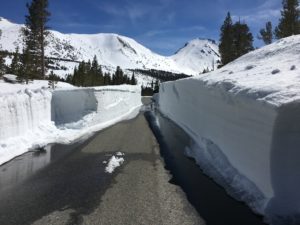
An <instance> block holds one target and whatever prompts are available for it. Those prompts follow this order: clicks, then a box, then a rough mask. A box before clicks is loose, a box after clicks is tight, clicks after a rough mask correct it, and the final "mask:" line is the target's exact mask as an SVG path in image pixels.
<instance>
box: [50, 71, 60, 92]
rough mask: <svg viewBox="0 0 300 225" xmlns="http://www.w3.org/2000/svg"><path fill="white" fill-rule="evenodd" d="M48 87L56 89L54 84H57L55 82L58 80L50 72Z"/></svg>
mask: <svg viewBox="0 0 300 225" xmlns="http://www.w3.org/2000/svg"><path fill="white" fill-rule="evenodd" d="M48 80H49V81H48V87H49V88H51V89H53V90H54V89H55V88H56V84H57V82H58V81H57V80H58V77H57V76H56V75H55V74H54V73H53V71H51V73H50V75H49V77H48Z"/></svg>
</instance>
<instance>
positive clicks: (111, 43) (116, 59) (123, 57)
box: [0, 17, 220, 76]
mask: <svg viewBox="0 0 300 225" xmlns="http://www.w3.org/2000/svg"><path fill="white" fill-rule="evenodd" d="M23 26H24V25H20V24H15V23H12V22H10V21H8V20H7V19H4V18H1V17H0V29H1V30H2V37H1V38H0V47H1V46H2V49H3V50H7V51H10V52H14V51H15V49H16V47H17V46H18V47H19V48H20V49H22V36H21V28H22V27H23ZM48 42H49V45H48V46H47V48H46V55H47V56H48V57H55V58H63V59H70V60H74V61H82V60H85V61H87V60H91V59H93V57H94V55H96V56H97V58H98V60H99V62H100V64H101V65H105V66H107V67H112V68H115V67H116V66H121V68H124V69H156V70H164V71H170V72H174V73H185V74H188V75H198V74H199V73H202V72H203V70H204V69H209V70H211V69H212V68H213V65H214V64H215V65H216V64H217V62H218V60H219V59H220V57H219V53H218V46H217V45H216V43H215V42H213V41H211V40H205V39H196V40H193V41H191V42H189V43H187V44H186V45H185V46H184V47H183V48H181V49H180V50H179V51H178V52H177V53H176V54H175V55H173V56H167V57H166V56H161V55H159V54H156V53H154V52H152V51H151V50H149V49H147V48H146V47H144V46H142V45H141V44H139V43H138V42H136V41H135V40H133V39H131V38H128V37H125V36H121V35H118V34H109V33H100V34H92V35H91V34H63V33H60V32H57V31H50V35H49V37H48ZM75 65H76V63H71V62H63V63H62V62H59V63H58V64H57V66H58V67H59V66H63V67H66V68H65V70H63V71H61V70H58V71H55V73H58V74H60V75H62V76H63V75H65V74H68V73H70V72H72V70H73V68H74V66H75ZM215 67H216V66H215Z"/></svg>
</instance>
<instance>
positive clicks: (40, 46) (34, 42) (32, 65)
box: [23, 0, 50, 78]
mask: <svg viewBox="0 0 300 225" xmlns="http://www.w3.org/2000/svg"><path fill="white" fill-rule="evenodd" d="M26 7H27V9H28V15H27V16H26V17H25V18H26V21H25V28H24V29H23V36H24V42H25V51H24V52H25V54H27V59H26V60H25V62H26V64H27V65H26V67H29V68H28V69H27V70H28V71H30V72H31V73H33V74H32V76H33V77H34V78H45V74H46V65H45V46H46V45H47V42H46V40H45V39H46V36H47V35H48V32H47V30H46V29H47V27H46V23H47V22H48V20H49V16H50V13H49V11H48V0H32V2H31V4H27V5H26Z"/></svg>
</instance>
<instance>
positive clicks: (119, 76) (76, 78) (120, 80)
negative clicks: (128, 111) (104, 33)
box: [66, 56, 137, 87]
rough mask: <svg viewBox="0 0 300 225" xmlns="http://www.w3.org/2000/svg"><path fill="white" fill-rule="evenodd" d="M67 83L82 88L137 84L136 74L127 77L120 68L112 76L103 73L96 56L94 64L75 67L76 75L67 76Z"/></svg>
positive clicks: (89, 63)
mask: <svg viewBox="0 0 300 225" xmlns="http://www.w3.org/2000/svg"><path fill="white" fill-rule="evenodd" d="M66 82H68V83H70V84H72V85H75V86H80V87H93V86H103V85H120V84H131V85H136V84H137V80H136V79H135V75H134V72H133V73H132V75H131V76H127V75H126V74H124V72H123V70H122V69H121V68H120V67H119V66H118V67H117V68H116V71H115V73H114V74H112V75H111V74H110V73H103V71H102V69H101V66H100V65H99V63H98V60H97V57H96V56H95V57H94V59H93V61H92V62H90V61H88V62H84V61H83V62H81V63H80V64H79V65H78V67H75V69H74V73H73V74H71V75H69V76H67V78H66Z"/></svg>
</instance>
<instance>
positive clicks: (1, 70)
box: [0, 52, 6, 76]
mask: <svg viewBox="0 0 300 225" xmlns="http://www.w3.org/2000/svg"><path fill="white" fill-rule="evenodd" d="M5 72H6V66H5V60H4V56H3V54H2V53H1V52H0V76H1V75H3V74H5Z"/></svg>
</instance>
